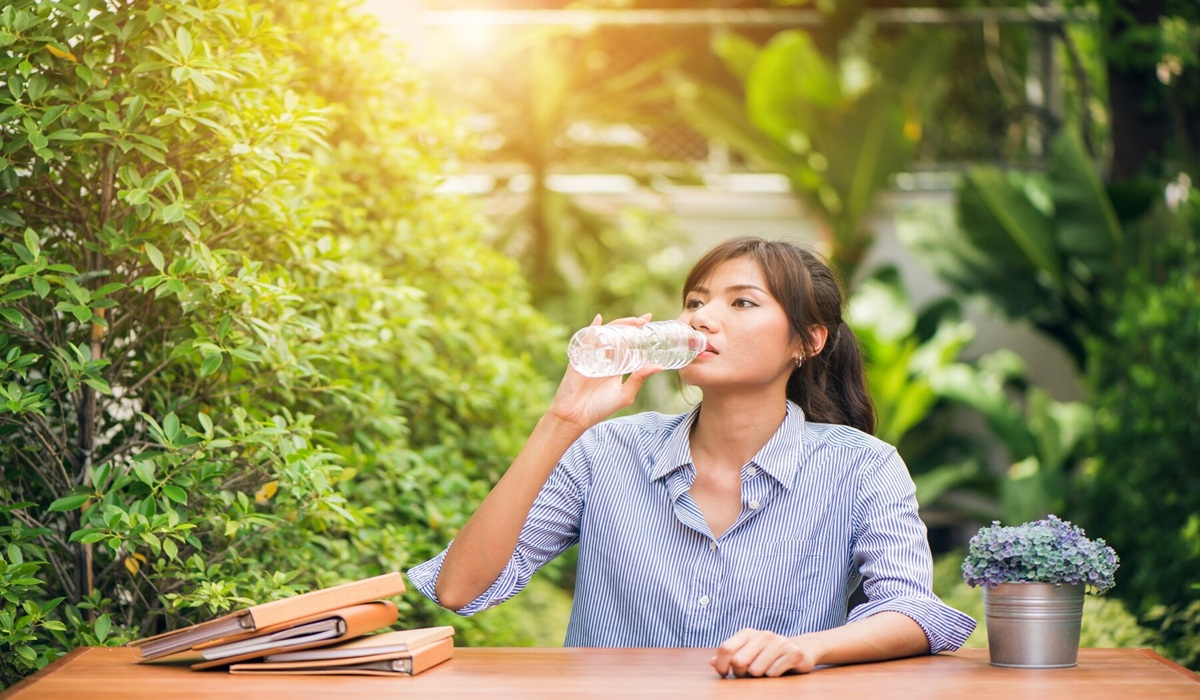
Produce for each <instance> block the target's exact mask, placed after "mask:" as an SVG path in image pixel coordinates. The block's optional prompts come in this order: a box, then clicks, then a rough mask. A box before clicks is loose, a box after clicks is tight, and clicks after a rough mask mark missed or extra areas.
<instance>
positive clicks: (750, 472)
mask: <svg viewBox="0 0 1200 700" xmlns="http://www.w3.org/2000/svg"><path fill="white" fill-rule="evenodd" d="M753 476H758V467H746V477H747V478H749V477H753Z"/></svg>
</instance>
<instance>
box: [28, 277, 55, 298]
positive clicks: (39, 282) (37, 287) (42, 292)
mask: <svg viewBox="0 0 1200 700" xmlns="http://www.w3.org/2000/svg"><path fill="white" fill-rule="evenodd" d="M29 283H30V284H32V285H33V291H35V292H37V295H38V296H39V297H41V298H42V299H45V298H46V295H47V294H49V293H50V283H49V282H47V281H46V280H45V278H42V277H31V278H29Z"/></svg>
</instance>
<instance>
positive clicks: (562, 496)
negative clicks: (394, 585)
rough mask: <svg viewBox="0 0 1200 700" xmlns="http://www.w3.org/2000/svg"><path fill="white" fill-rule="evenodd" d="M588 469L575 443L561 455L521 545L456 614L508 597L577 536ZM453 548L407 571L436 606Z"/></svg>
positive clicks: (527, 523)
mask: <svg viewBox="0 0 1200 700" xmlns="http://www.w3.org/2000/svg"><path fill="white" fill-rule="evenodd" d="M588 474H589V465H588V463H587V459H586V456H585V453H584V451H583V450H581V449H580V448H579V443H578V442H577V443H576V445H574V446H572V447H571V448H570V449H569V450H568V451H567V454H566V455H564V456H563V459H562V460H561V461H560V462H559V464H558V465H557V466H556V467H555V469H554V471H553V472H551V474H550V477H549V478H548V479H547V480H546V483H545V485H544V486H543V487H542V489H541V491H540V492H539V493H538V496H537V498H536V499H534V502H533V506H532V507H531V508H530V510H529V516H528V517H527V518H526V519H525V525H524V526H522V528H521V534H520V535H519V536H518V538H517V546H516V548H515V550H514V551H513V554H512V556H511V557H510V558H509V560H508V563H506V564H505V565H504V568H503V569H502V570H501V571H500V574H499V575H498V576H497V577H496V580H495V581H493V582H492V585H491V586H489V587H488V589H487V590H485V591H484V592H483V593H481V594H480V595H479V597H477V598H476V599H475V600H473V601H471V602H470V603H468V604H467V605H466V606H464V607H462V608H460V609H458V610H455V611H454V612H455V613H457V614H459V615H463V616H470V615H474V614H475V613H477V612H480V611H482V610H487V609H488V608H491V607H495V606H497V605H499V604H501V603H503V602H504V601H506V600H509V599H510V598H512V597H513V596H515V595H517V594H518V593H520V592H521V591H522V590H523V589H524V588H525V586H526V585H527V584H528V583H529V580H530V579H531V578H533V575H534V574H535V573H537V571H538V569H540V568H542V566H543V565H545V564H546V562H548V561H550V560H551V559H553V558H554V557H556V556H558V555H559V554H561V553H562V552H564V551H566V549H567V548H569V547H570V546H571V545H573V544H575V543H576V542H577V541H579V520H580V517H581V514H582V511H583V502H584V493H585V490H586V484H587V479H588ZM451 544H453V542H451ZM449 550H450V545H447V547H446V549H444V550H442V551H441V553H439V554H438V555H437V556H436V557H434V558H433V559H430V560H429V561H426V562H423V563H421V564H418V565H417V566H415V567H413V568H411V569H409V570H408V578H409V580H410V581H412V584H413V586H414V587H415V588H416V589H417V590H418V591H419V592H420V593H421V594H422V595H424V596H425V597H427V598H429V599H430V600H432V601H433V602H435V603H437V604H438V605H441V604H442V603H441V601H439V600H438V598H437V592H436V590H435V589H436V585H437V579H438V576H439V575H440V574H441V571H442V564H443V563H444V562H445V560H446V552H448V551H449ZM443 607H444V606H443Z"/></svg>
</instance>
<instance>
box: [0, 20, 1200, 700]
mask: <svg viewBox="0 0 1200 700" xmlns="http://www.w3.org/2000/svg"><path fill="white" fill-rule="evenodd" d="M1198 23H1200V9H1197V7H1196V6H1195V4H1194V3H1192V2H1187V1H1185V0H1147V1H1144V2H1139V1H1137V0H1064V1H1063V2H1059V3H1045V4H1033V3H1024V2H991V1H985V2H971V1H958V0H943V1H941V2H930V3H926V4H925V5H920V6H918V5H916V4H914V3H900V2H888V1H887V0H877V1H876V0H872V1H870V2H857V1H853V0H815V2H805V1H804V0H797V1H795V2H780V3H778V4H772V3H768V2H755V1H754V0H747V1H746V2H740V3H708V4H706V3H690V4H683V3H674V2H671V0H662V1H661V2H657V3H652V2H640V1H635V2H605V1H604V0H590V1H584V2H579V3H576V4H572V5H570V6H566V5H564V4H562V3H558V2H553V1H552V0H551V1H548V2H540V3H538V2H516V1H515V0H514V1H513V2H507V3H504V4H503V5H500V4H488V3H487V2H485V1H484V0H445V1H443V2H439V3H436V4H433V3H430V4H427V5H423V6H422V5H419V4H417V3H412V2H405V3H388V2H383V1H382V0H376V1H375V2H371V3H369V4H368V5H365V6H364V5H360V4H358V3H355V2H352V1H350V0H293V1H291V2H277V1H275V0H267V1H264V2H250V1H248V0H221V1H220V2H218V1H217V0H180V1H176V2H151V1H150V0H58V1H55V0H13V1H10V2H8V3H6V4H5V6H4V7H3V8H0V83H2V84H0V470H2V476H0V687H3V686H6V685H9V684H11V683H13V682H14V681H16V680H17V679H19V678H21V677H23V676H25V675H28V674H29V673H31V672H33V671H34V670H36V669H38V668H40V667H42V666H44V665H45V664H47V663H49V662H50V661H52V660H53V659H55V658H57V657H58V656H60V655H61V654H63V653H65V652H66V651H68V650H70V649H72V648H74V647H76V646H79V645H94V644H120V643H123V642H125V641H128V640H130V639H132V638H136V637H139V636H144V635H148V634H152V633H155V632H158V631H161V630H164V629H168V628H173V627H177V626H180V625H184V624H188V623H189V622H193V621H197V620H200V619H204V618H207V617H210V616H211V615H213V614H215V613H219V612H223V611H227V610H230V609H232V608H236V607H240V606H244V605H246V604H247V603H249V602H251V601H264V600H267V599H272V598H276V597H281V596H285V595H288V594H291V593H294V592H298V591H301V590H306V589H309V588H312V587H315V586H326V585H331V584H334V583H338V582H341V581H344V580H348V579H352V578H359V577H364V576H369V575H372V574H377V573H381V572H383V571H389V570H404V569H407V568H408V567H410V566H412V565H414V564H416V563H418V562H420V561H422V560H424V559H426V558H427V557H429V556H432V555H433V554H434V553H436V552H437V551H438V550H439V549H440V548H441V547H442V546H444V544H445V543H446V542H447V541H449V540H450V539H451V538H452V537H453V536H454V534H455V532H456V531H457V528H459V527H460V526H461V525H462V523H463V522H464V521H465V519H466V517H467V516H468V515H469V514H470V513H471V512H472V510H473V508H474V506H475V505H476V504H477V503H478V502H479V501H480V500H481V499H482V497H483V496H484V495H485V494H486V492H487V491H488V489H489V486H490V484H491V483H493V482H494V481H495V479H496V478H498V476H499V475H500V474H501V473H502V471H503V470H504V468H505V467H506V466H507V464H508V462H509V460H510V459H511V458H512V456H513V455H515V453H516V451H517V450H518V449H519V447H520V445H521V443H522V440H523V439H524V437H525V435H526V434H527V433H528V431H529V430H530V429H531V427H532V425H533V422H534V421H535V420H536V417H537V416H538V415H539V413H540V411H541V409H542V408H543V407H544V406H545V405H546V402H547V400H548V398H549V396H550V394H551V392H552V390H553V387H554V385H555V383H556V381H557V378H558V376H560V375H561V372H562V370H563V367H564V365H565V352H564V348H565V341H566V338H567V337H568V334H569V332H570V331H571V330H573V328H575V327H577V326H580V325H584V324H586V323H587V322H588V321H589V320H590V318H591V316H592V314H593V313H595V312H596V311H599V312H601V313H604V314H605V316H607V317H613V316H617V315H626V314H630V313H641V312H644V311H652V312H653V313H654V314H655V315H656V316H658V317H660V318H661V317H670V316H673V315H674V314H675V313H676V309H677V305H678V301H677V299H676V296H677V293H678V285H679V284H680V282H681V280H682V276H683V274H684V273H685V272H686V267H687V265H688V263H689V262H690V260H692V259H693V258H694V257H695V255H696V253H697V252H699V250H702V249H703V248H704V247H705V246H706V245H707V244H709V243H711V242H712V241H713V240H716V239H719V238H721V237H726V236H731V235H739V234H746V233H750V234H754V233H758V234H763V235H768V236H777V235H784V236H788V237H792V238H796V239H799V240H804V241H807V242H809V243H811V244H812V245H813V246H815V247H817V248H819V249H820V250H822V251H823V252H825V253H826V254H827V255H829V256H830V257H831V259H832V260H833V261H834V263H835V264H836V265H837V266H838V268H839V269H840V270H841V271H842V273H843V274H844V276H845V278H846V279H847V280H848V281H849V288H850V292H851V297H852V318H853V324H854V326H855V330H856V331H857V332H858V333H859V335H860V337H861V338H862V340H863V344H864V348H865V350H866V357H867V361H868V364H869V378H870V379H869V381H870V385H871V389H872V392H873V395H874V397H875V400H876V403H877V408H878V411H879V414H880V416H879V417H880V421H879V425H880V428H879V432H878V434H879V436H880V437H881V438H883V439H885V440H887V441H889V442H892V443H894V444H896V445H897V446H898V447H899V449H900V452H901V454H902V456H903V457H904V459H905V460H906V462H907V463H908V465H909V467H910V470H911V471H912V473H913V476H914V478H915V480H916V481H917V484H918V498H919V500H920V502H921V506H922V516H923V517H924V518H925V520H926V522H927V524H929V526H930V529H931V536H932V541H933V545H934V548H935V554H936V555H937V559H938V564H937V572H936V574H937V575H936V579H937V580H936V587H937V590H938V592H939V594H940V595H942V596H943V597H944V598H946V599H947V600H948V601H949V602H951V603H952V604H954V605H957V606H959V607H961V608H963V609H965V610H967V611H968V612H971V613H972V614H974V615H975V616H976V617H977V618H979V619H981V617H982V616H981V612H982V611H981V607H982V604H981V602H980V599H979V595H980V594H979V591H978V590H972V589H968V588H966V587H965V585H964V584H963V583H962V581H961V574H960V572H959V568H958V567H959V563H960V562H961V548H962V546H963V543H964V541H965V539H966V538H967V537H969V535H970V534H971V533H972V532H973V531H974V529H975V528H976V527H978V526H979V525H980V524H982V523H987V522H990V521H991V520H993V519H999V520H1002V521H1004V522H1005V523H1008V524H1013V523H1016V522H1020V521H1022V520H1027V519H1030V518H1033V517H1037V516H1040V515H1042V514H1045V513H1049V512H1054V513H1057V514H1059V515H1061V516H1063V517H1065V518H1068V519H1070V520H1073V521H1075V522H1077V523H1079V524H1081V525H1083V526H1084V527H1086V528H1087V530H1088V533H1089V535H1092V536H1098V537H1102V538H1104V539H1106V540H1107V541H1108V542H1109V543H1110V544H1111V545H1113V546H1114V547H1115V548H1116V550H1117V551H1118V553H1119V554H1120V556H1121V558H1122V567H1121V569H1120V571H1119V572H1118V574H1117V587H1116V589H1115V590H1114V591H1113V592H1112V593H1110V594H1109V595H1107V596H1105V597H1104V598H1094V599H1089V602H1088V608H1087V613H1086V615H1085V620H1084V640H1083V643H1084V644H1085V645H1088V646H1153V647H1154V648H1156V649H1157V650H1159V651H1160V652H1162V653H1164V654H1165V655H1167V656H1169V657H1170V658H1173V659H1176V660H1178V661H1179V662H1181V663H1184V664H1186V665H1189V666H1190V667H1192V668H1200V636H1198V635H1200V601H1198V597H1197V582H1196V576H1195V572H1196V571H1200V470H1198V469H1197V457H1196V455H1198V454H1200V400H1198V397H1200V362H1197V361H1196V352H1197V349H1198V348H1200V288H1198V287H1200V257H1198V253H1197V243H1198V242H1200V195H1198V193H1197V191H1196V187H1195V185H1194V183H1196V182H1197V177H1200V172H1198V171H1197V166H1198V161H1197V153H1198V151H1197V139H1198V138H1200V24H1198ZM647 389H648V390H647V391H645V392H643V396H642V397H641V399H640V401H639V405H638V406H636V407H635V408H636V409H639V410H641V409H648V408H653V409H658V410H678V409H679V408H680V407H681V406H684V405H686V404H685V403H684V402H685V400H686V399H685V398H681V397H680V396H679V392H678V390H677V388H676V386H675V385H674V384H673V383H672V382H671V381H670V380H669V378H656V379H655V380H653V381H652V382H651V384H649V385H648V387H647ZM572 575H573V567H572V562H571V558H570V556H565V557H563V558H561V559H560V560H559V561H557V562H555V563H554V564H552V565H551V566H548V567H547V568H546V569H544V570H543V572H542V573H540V574H539V575H538V576H537V577H535V579H534V581H533V582H532V583H531V585H530V587H529V589H528V590H526V591H525V592H524V593H522V594H521V595H520V596H518V597H517V598H516V599H515V600H514V601H512V602H511V603H509V604H506V605H505V606H501V607H500V608H497V609H495V610H493V611H489V612H487V613H484V614H481V615H478V616H476V617H474V618H470V619H461V618H457V617H454V616H453V615H451V614H450V613H447V612H446V611H443V610H439V609H437V608H436V607H435V606H433V605H432V604H430V603H429V602H428V601H425V600H424V599H423V598H421V597H420V596H419V595H416V594H415V593H410V594H406V595H405V596H403V597H402V599H401V601H402V606H401V607H402V617H401V619H402V621H403V623H404V624H405V625H410V626H419V625H426V624H453V625H454V626H455V627H456V628H457V629H458V639H459V643H460V644H464V645H497V646H499V645H557V644H560V643H561V640H562V630H563V629H564V627H565V619H566V611H567V610H568V608H569V602H570V591H571V587H572ZM970 643H971V644H973V645H982V644H983V643H984V642H983V638H982V631H980V632H977V633H976V635H974V636H973V637H972V640H971V641H970Z"/></svg>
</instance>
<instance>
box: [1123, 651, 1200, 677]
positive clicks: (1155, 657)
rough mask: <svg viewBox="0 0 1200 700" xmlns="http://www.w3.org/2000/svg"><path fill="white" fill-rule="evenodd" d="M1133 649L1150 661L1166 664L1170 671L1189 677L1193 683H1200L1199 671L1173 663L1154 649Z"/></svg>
mask: <svg viewBox="0 0 1200 700" xmlns="http://www.w3.org/2000/svg"><path fill="white" fill-rule="evenodd" d="M1134 651H1136V652H1137V653H1139V654H1141V655H1142V656H1145V657H1146V658H1148V659H1150V660H1151V661H1154V662H1156V663H1159V664H1162V665H1163V666H1166V667H1167V668H1169V669H1171V670H1172V671H1174V672H1176V673H1178V674H1179V675H1181V676H1185V677H1187V678H1189V679H1191V680H1192V681H1193V682H1195V683H1200V673H1197V672H1196V671H1193V670H1191V669H1190V668H1188V667H1187V666H1183V665H1182V664H1177V663H1175V662H1174V661H1172V660H1170V659H1168V658H1167V657H1165V656H1163V655H1162V654H1159V653H1158V652H1157V651H1154V650H1153V649H1146V648H1140V649H1134Z"/></svg>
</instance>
